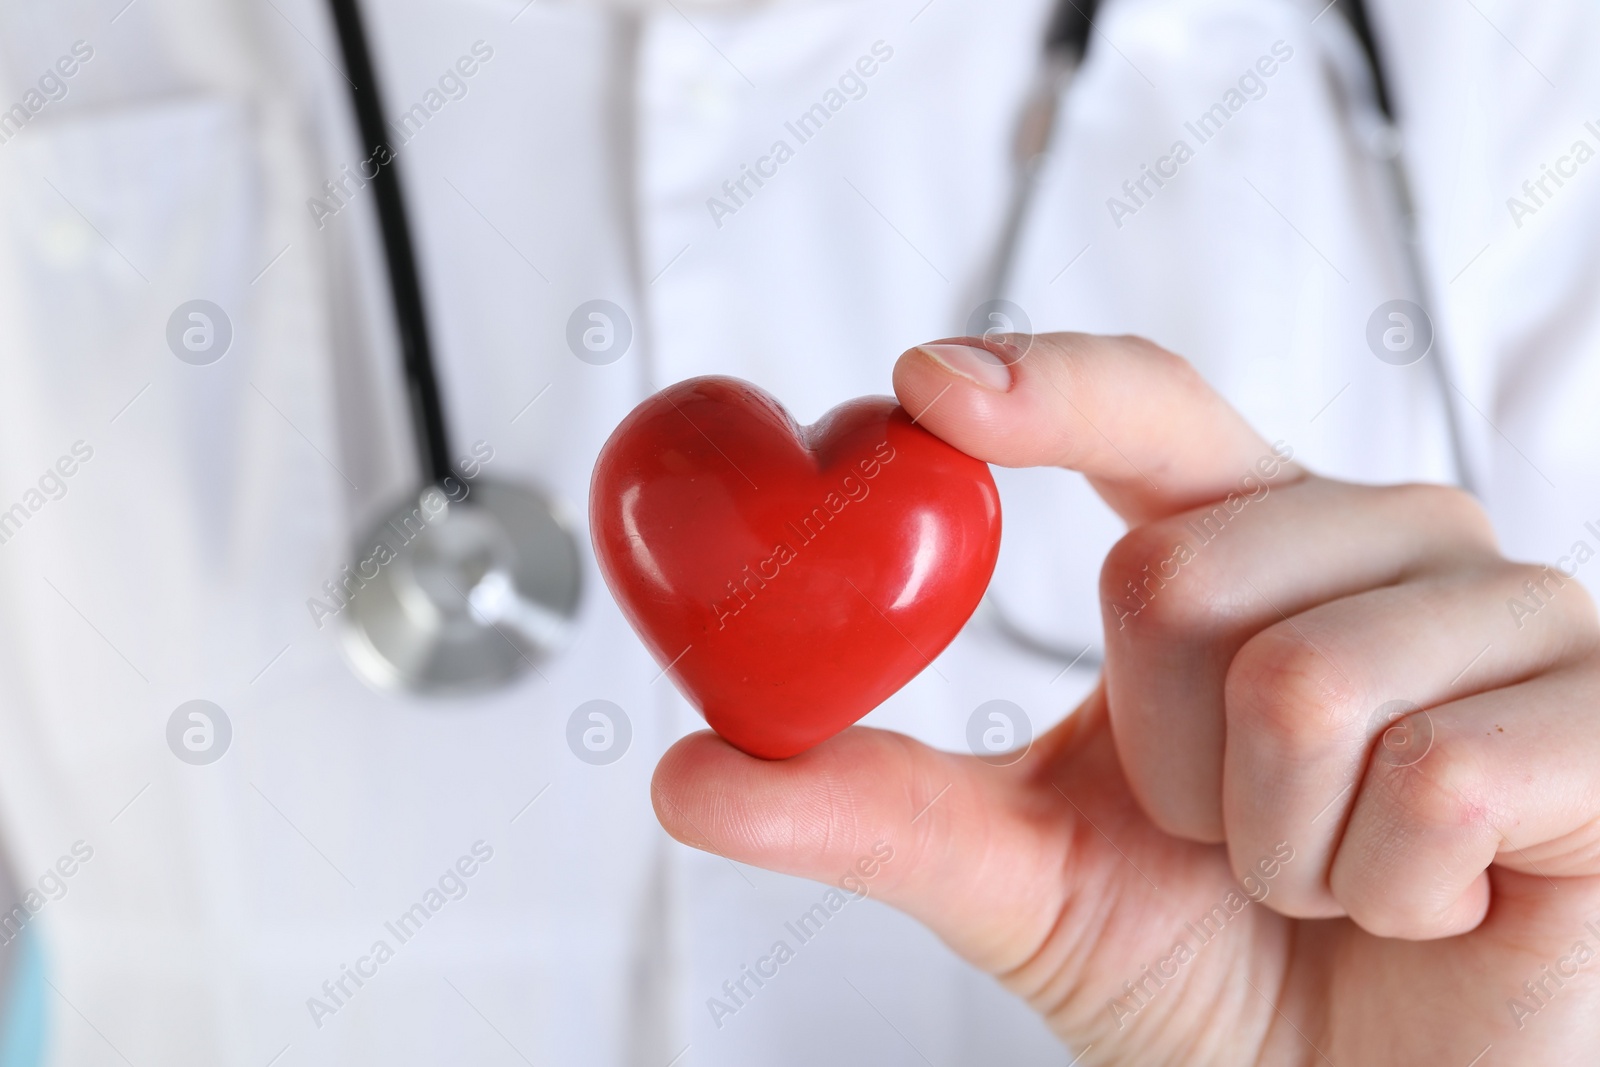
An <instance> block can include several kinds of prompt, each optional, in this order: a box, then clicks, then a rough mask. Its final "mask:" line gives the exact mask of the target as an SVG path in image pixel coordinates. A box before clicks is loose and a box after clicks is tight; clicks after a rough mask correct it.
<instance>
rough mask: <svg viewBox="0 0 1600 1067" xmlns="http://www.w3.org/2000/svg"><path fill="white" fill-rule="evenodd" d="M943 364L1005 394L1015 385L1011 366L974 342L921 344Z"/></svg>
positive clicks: (933, 358) (940, 364) (965, 376)
mask: <svg viewBox="0 0 1600 1067" xmlns="http://www.w3.org/2000/svg"><path fill="white" fill-rule="evenodd" d="M919 347H920V348H921V350H922V351H924V352H926V353H927V354H928V357H929V358H930V359H932V360H933V361H934V362H935V363H937V364H939V366H941V367H943V368H944V369H945V370H947V371H949V372H950V373H951V374H957V375H960V376H961V377H963V378H965V379H966V380H967V381H969V382H971V383H972V384H973V385H977V386H981V387H983V388H984V389H988V390H990V391H991V392H996V393H1004V392H1006V391H1008V390H1009V389H1010V388H1011V381H1012V378H1011V368H1010V367H1008V366H1007V365H1006V364H1005V362H1004V361H1002V360H1001V358H1000V357H999V356H997V355H995V354H994V353H993V352H991V351H989V350H988V349H987V348H978V347H976V346H973V345H921V346H919Z"/></svg>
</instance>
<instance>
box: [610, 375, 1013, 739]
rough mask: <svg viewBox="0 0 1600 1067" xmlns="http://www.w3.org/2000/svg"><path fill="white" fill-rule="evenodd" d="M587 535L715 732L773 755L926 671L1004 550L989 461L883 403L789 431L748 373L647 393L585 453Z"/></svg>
mask: <svg viewBox="0 0 1600 1067" xmlns="http://www.w3.org/2000/svg"><path fill="white" fill-rule="evenodd" d="M589 519H590V532H591V536H592V538H593V541H594V548H595V555H596V557H597V558H598V560H599V563H600V572H601V574H602V576H603V577H604V578H605V581H606V584H607V585H608V586H609V587H610V589H611V592H612V595H613V596H614V597H616V600H617V603H618V604H619V605H620V606H621V608H622V611H623V614H624V615H625V616H626V617H627V619H628V622H629V623H630V624H631V625H632V626H633V628H634V629H635V630H636V631H637V632H638V633H639V636H640V637H641V638H642V639H643V641H644V643H645V645H646V646H647V647H648V648H649V649H650V652H651V654H652V655H653V656H654V657H655V659H656V661H657V662H658V663H660V664H661V666H662V668H663V669H664V670H665V671H666V673H667V674H668V675H669V676H670V677H671V678H672V680H673V682H674V684H676V685H677V686H678V688H679V689H680V690H682V692H683V693H684V694H685V695H686V696H687V697H688V698H689V700H690V701H691V702H692V703H694V705H695V706H696V707H697V708H698V709H699V710H700V712H701V714H702V715H704V716H705V719H706V722H707V723H708V724H709V725H710V726H711V728H712V729H714V730H716V732H717V733H718V734H720V735H722V737H724V738H725V739H727V740H728V741H729V742H730V743H731V744H733V745H735V746H736V747H738V748H739V749H741V750H743V751H745V752H747V753H749V754H750V755H753V756H759V757H762V758H765V759H782V758H785V757H788V756H792V755H795V754H796V753H799V752H803V751H805V750H806V749H808V748H811V747H812V746H814V745H817V744H820V743H821V742H823V741H825V740H827V739H828V738H829V737H832V736H833V735H834V734H836V733H838V732H839V731H840V730H842V729H844V728H845V727H847V726H849V725H850V724H851V723H853V722H855V721H856V720H857V719H859V718H861V717H862V716H863V715H865V714H867V712H869V711H871V710H872V709H873V708H875V707H877V706H878V705H879V704H881V703H882V702H883V701H884V700H885V699H887V698H888V697H889V696H890V695H891V694H893V693H894V692H895V691H896V690H897V689H899V688H900V687H901V686H903V685H905V683H906V682H908V681H910V680H911V679H912V678H914V677H915V676H916V675H917V674H918V673H919V672H921V671H922V670H923V669H924V668H926V667H927V666H928V665H929V664H930V663H932V661H933V658H934V657H935V656H937V655H938V654H939V653H940V652H942V651H943V650H944V648H945V646H946V645H948V644H949V643H950V641H951V640H952V639H953V638H954V637H955V635H956V633H957V632H958V631H959V630H960V629H961V627H962V626H963V625H964V624H965V623H966V621H967V619H968V618H969V617H970V616H971V614H972V612H973V610H974V609H975V608H976V607H977V605H978V601H979V600H980V599H981V598H982V596H983V593H984V590H985V589H986V588H987V587H988V584H989V578H990V576H991V574H992V573H993V571H994V565H995V560H996V558H997V556H998V555H999V551H1000V498H999V494H998V493H997V491H996V489H995V484H994V479H993V477H992V476H991V475H990V473H989V468H988V466H987V465H986V464H984V463H982V462H981V461H979V460H976V459H973V458H972V457H971V456H968V455H966V454H965V453H963V452H960V451H958V450H957V449H955V448H953V447H951V446H950V445H948V444H946V443H945V442H944V441H941V440H940V439H939V438H937V437H935V436H933V435H932V434H930V433H928V432H927V431H926V430H923V429H922V428H921V427H919V426H917V425H915V423H913V422H912V419H911V417H910V416H909V415H907V414H906V412H905V411H904V409H902V408H901V407H900V406H899V405H898V404H896V403H895V401H893V400H892V399H889V398H887V397H864V398H860V399H857V400H852V401H849V402H847V403H844V404H841V405H839V406H838V407H836V408H834V409H833V410H832V411H830V412H828V413H827V414H826V415H824V416H823V417H822V419H820V420H819V421H818V422H816V423H815V424H814V425H812V426H804V427H802V426H798V425H796V424H795V422H794V420H793V419H792V418H790V417H789V414H788V413H787V412H786V411H785V410H784V409H783V407H782V406H781V405H779V404H778V402H777V401H776V400H774V399H773V398H772V397H770V396H768V395H767V394H766V393H764V392H762V391H761V390H760V389H758V388H756V387H755V386H753V385H751V384H749V383H748V382H743V381H739V380H738V379H735V378H726V377H703V378H692V379H690V380H688V381H684V382H679V383H677V384H676V385H672V386H669V387H667V388H666V389H663V390H662V391H661V392H659V393H657V394H655V395H654V396H651V397H649V398H648V399H646V400H645V401H644V402H643V403H641V404H640V405H639V406H638V407H637V408H635V409H634V410H633V411H632V412H631V413H630V414H629V415H628V416H627V418H625V419H623V421H622V423H621V424H620V425H619V426H618V427H617V428H616V430H615V431H614V432H613V433H612V435H611V437H610V439H609V440H607V442H606V444H605V447H604V448H602V449H601V451H600V458H599V460H598V461H597V462H596V464H595V471H594V479H593V481H592V483H591V487H590V492H589Z"/></svg>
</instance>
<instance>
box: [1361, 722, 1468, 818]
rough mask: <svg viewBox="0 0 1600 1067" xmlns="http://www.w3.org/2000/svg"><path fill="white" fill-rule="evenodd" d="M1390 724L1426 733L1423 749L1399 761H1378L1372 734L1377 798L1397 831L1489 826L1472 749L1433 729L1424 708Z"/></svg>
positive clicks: (1378, 746)
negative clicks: (1380, 790) (1414, 756)
mask: <svg viewBox="0 0 1600 1067" xmlns="http://www.w3.org/2000/svg"><path fill="white" fill-rule="evenodd" d="M1408 720H1409V721H1408ZM1390 729H1403V730H1408V731H1409V732H1410V734H1411V735H1412V736H1419V735H1428V736H1430V741H1429V744H1428V747H1427V751H1426V752H1425V753H1424V754H1422V755H1421V757H1420V758H1417V759H1415V761H1409V760H1408V761H1407V762H1405V763H1403V764H1402V765H1389V764H1388V763H1387V762H1386V761H1385V760H1384V758H1383V751H1384V750H1383V743H1384V742H1383V738H1382V736H1380V737H1379V738H1378V739H1377V743H1376V746H1375V756H1374V759H1375V766H1376V768H1377V770H1378V772H1379V773H1378V775H1377V779H1378V781H1379V782H1381V783H1382V788H1383V794H1382V797H1381V799H1382V801H1383V803H1384V806H1385V807H1386V808H1387V809H1388V810H1387V815H1388V820H1387V821H1388V822H1389V824H1390V825H1391V826H1392V827H1393V829H1394V832H1395V833H1396V834H1397V835H1398V836H1400V837H1402V838H1404V837H1417V836H1422V835H1428V836H1436V835H1439V834H1469V833H1480V832H1482V831H1483V830H1484V829H1485V828H1486V827H1489V826H1490V824H1491V823H1492V821H1493V816H1492V812H1491V810H1490V806H1489V803H1488V797H1487V796H1486V794H1485V787H1484V777H1483V768H1482V766H1481V765H1480V761H1479V758H1478V754H1477V753H1476V752H1475V751H1473V750H1472V749H1471V748H1469V747H1468V746H1467V745H1466V744H1465V743H1463V742H1462V741H1460V740H1457V739H1456V738H1454V737H1452V736H1451V735H1448V734H1435V733H1434V729H1435V728H1434V726H1433V725H1432V719H1431V717H1429V716H1428V713H1427V712H1426V711H1418V712H1413V713H1412V714H1411V715H1409V716H1406V718H1405V719H1402V720H1399V721H1397V722H1396V723H1395V724H1394V725H1392V726H1391V727H1390Z"/></svg>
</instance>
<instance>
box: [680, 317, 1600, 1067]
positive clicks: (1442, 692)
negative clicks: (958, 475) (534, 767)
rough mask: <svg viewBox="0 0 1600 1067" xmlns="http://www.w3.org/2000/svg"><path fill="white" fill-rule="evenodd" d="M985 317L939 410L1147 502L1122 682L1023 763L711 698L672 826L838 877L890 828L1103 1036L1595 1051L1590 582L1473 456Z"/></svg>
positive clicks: (991, 441) (1060, 1023) (966, 932)
mask: <svg viewBox="0 0 1600 1067" xmlns="http://www.w3.org/2000/svg"><path fill="white" fill-rule="evenodd" d="M961 344H962V342H943V343H939V344H936V345H934V346H924V347H922V348H916V349H912V350H911V351H910V352H907V353H906V354H905V355H904V356H902V357H901V359H900V362H899V364H898V365H897V367H896V369H895V389H896V392H897V393H898V394H899V397H900V400H901V403H902V404H904V406H905V407H906V408H907V410H909V411H911V412H912V413H914V414H919V423H920V424H921V425H923V426H925V427H927V428H928V429H929V430H930V431H932V432H933V433H935V434H938V435H939V436H940V437H942V438H944V439H945V440H947V441H949V442H950V443H951V444H953V445H955V446H956V447H958V448H960V449H962V450H963V451H966V452H968V453H970V454H972V455H974V456H977V457H978V458H980V459H984V460H987V461H989V462H991V463H996V464H1000V465H1003V466H1012V467H1025V466H1058V467H1064V468H1068V469H1072V470H1077V471H1081V472H1082V473H1084V474H1085V475H1086V476H1088V478H1089V480H1090V482H1091V483H1092V484H1093V485H1094V487H1095V488H1096V490H1097V491H1098V492H1099V493H1100V494H1101V496H1102V497H1104V498H1105V499H1106V500H1107V502H1108V503H1110V504H1111V506H1112V507H1114V508H1115V509H1116V510H1117V511H1118V512H1119V513H1120V514H1121V515H1122V517H1123V518H1124V519H1125V520H1126V521H1127V523H1128V525H1129V532H1128V534H1127V535H1126V536H1125V537H1124V538H1123V539H1122V540H1121V541H1120V542H1119V543H1118V544H1117V546H1116V547H1115V548H1114V549H1113V550H1112V551H1111V553H1110V555H1109V556H1108V557H1107V559H1106V562H1105V565H1104V568H1103V570H1102V575H1101V600H1102V608H1103V614H1104V619H1105V624H1106V667H1105V672H1104V676H1103V678H1102V680H1101V684H1100V685H1099V687H1097V688H1096V690H1095V691H1094V693H1093V694H1092V695H1091V696H1090V697H1089V698H1088V700H1087V701H1085V703H1084V704H1083V705H1082V706H1081V707H1080V708H1079V709H1078V710H1077V711H1076V712H1074V713H1073V714H1072V715H1071V716H1070V717H1068V719H1067V720H1066V721H1065V722H1064V723H1063V724H1062V725H1061V726H1059V727H1057V728H1056V729H1055V730H1054V731H1052V732H1051V733H1050V734H1048V735H1046V736H1045V737H1043V738H1041V739H1040V741H1039V742H1037V743H1036V744H1035V745H1034V747H1033V749H1032V751H1030V752H1029V754H1028V755H1027V756H1026V757H1025V758H1024V759H1022V760H1021V761H1020V762H1018V763H1016V764H1014V765H1012V766H1009V767H1004V768H998V767H993V766H990V765H988V764H986V763H984V762H981V761H979V760H977V759H975V758H973V757H969V756H959V755H953V754H949V753H944V752H938V751H935V750H933V749H930V748H928V747H926V746H924V745H921V744H919V743H917V742H915V741H912V740H910V739H909V738H905V737H902V736H900V735H897V734H892V733H887V732H884V731H880V730H873V729H868V728H865V727H855V728H852V729H850V730H847V731H845V732H844V733H842V734H840V735H839V736H837V737H835V738H833V739H832V740H830V741H828V742H827V743H825V744H823V745H821V746H819V747H818V748H816V749H813V750H811V751H810V752H807V753H804V754H803V755H800V756H797V757H795V758H793V759H790V760H786V761H783V762H778V763H769V762H764V761H761V760H757V759H752V758H751V757H748V756H745V755H744V754H742V753H740V752H738V751H737V750H735V749H733V748H732V747H730V746H728V745H727V744H726V743H724V742H723V741H721V740H720V739H719V738H717V737H716V736H715V735H713V734H710V733H698V734H694V735H691V736H689V737H686V738H684V739H683V740H682V741H680V742H678V744H676V745H675V746H673V748H672V749H671V750H669V751H668V752H667V753H666V755H665V756H663V758H662V760H661V763H660V765H659V766H658V767H657V770H656V774H655V781H654V789H653V796H654V800H655V807H656V812H657V814H658V816H659V817H660V819H661V822H662V825H663V826H665V827H666V829H667V830H668V832H669V833H671V834H672V835H673V836H674V837H676V838H677V839H678V840H680V841H683V842H685V843H687V844H690V845H693V846H695V847H697V848H702V849H706V850H708V851H712V852H716V853H718V854H720V855H723V856H727V857H730V858H732V859H735V860H739V861H741V862H744V863H751V864H755V865H758V866H762V867H766V868H770V869H772V870H776V871H783V872H786V873H790V874H796V875H801V876H805V877H811V878H817V879H819V880H826V881H832V880H834V879H835V878H837V877H838V875H839V873H840V872H841V871H845V870H847V869H849V868H850V866H851V865H852V864H853V863H854V862H855V861H856V859H857V857H859V856H861V855H864V854H867V853H870V852H871V850H872V847H873V844H874V843H875V842H879V841H883V842H887V843H888V844H889V845H890V846H891V847H892V848H893V849H894V856H895V858H894V861H893V862H891V863H887V864H884V865H883V866H882V868H881V871H880V872H879V874H878V875H877V877H876V878H875V879H874V881H873V892H874V893H875V894H876V895H878V896H880V897H881V898H882V899H884V900H886V901H887V902H889V903H890V904H893V905H895V906H896V907H899V908H901V909H903V910H904V911H906V912H907V913H909V914H910V915H912V916H914V917H915V918H917V919H918V920H920V921H922V922H923V923H925V924H927V925H928V926H929V927H930V928H932V929H933V930H934V931H935V932H937V933H938V934H939V935H940V936H941V937H943V938H944V940H945V941H946V942H948V943H949V944H950V945H951V946H952V947H953V948H954V949H955V950H956V951H957V952H959V953H960V954H961V955H963V956H964V957H965V958H966V959H968V960H970V961H971V962H972V963H973V964H975V965H976V966H978V967H981V968H983V969H984V970H987V971H989V972H990V973H992V974H994V975H996V976H998V977H999V978H1000V980H1001V981H1002V982H1004V983H1005V985H1006V986H1007V987H1009V988H1010V989H1012V990H1013V991H1015V992H1016V993H1018V994H1019V995H1021V996H1023V997H1024V998H1026V999H1027V1000H1028V1002H1029V1003H1030V1004H1032V1005H1033V1006H1034V1007H1035V1008H1036V1009H1037V1010H1038V1011H1040V1012H1041V1013H1042V1014H1043V1015H1044V1016H1045V1018H1046V1019H1048V1021H1049V1022H1050V1024H1051V1025H1052V1026H1053V1027H1054V1028H1055V1030H1056V1032H1057V1033H1058V1034H1060V1035H1061V1037H1062V1039H1063V1040H1065V1041H1066V1042H1068V1043H1069V1044H1070V1045H1071V1046H1072V1047H1074V1048H1077V1049H1083V1048H1086V1047H1087V1046H1089V1045H1091V1044H1092V1045H1093V1053H1092V1056H1090V1057H1089V1058H1087V1059H1086V1060H1085V1062H1086V1063H1094V1064H1126V1065H1138V1067H1151V1065H1157V1064H1186V1065H1198V1064H1217V1065H1228V1067H1233V1065H1237V1064H1249V1063H1256V1064H1295V1065H1298V1064H1306V1065H1310V1064H1327V1063H1332V1064H1338V1065H1340V1067H1343V1065H1345V1064H1350V1065H1361V1067H1386V1065H1397V1067H1398V1065H1413V1064H1424V1063H1425V1064H1444V1065H1459V1067H1467V1065H1468V1064H1469V1063H1482V1064H1483V1065H1484V1067H1488V1065H1489V1064H1533V1063H1537V1064H1541V1065H1545V1064H1580V1063H1583V1064H1591V1063H1593V1062H1595V1060H1594V1057H1595V1055H1596V1053H1595V1051H1594V1050H1595V1049H1596V1048H1600V729H1596V727H1597V725H1600V624H1597V621H1596V617H1595V609H1594V606H1593V604H1592V602H1591V601H1590V599H1589V598H1588V596H1587V595H1586V593H1585V592H1584V590H1583V588H1582V587H1581V585H1579V583H1578V582H1577V581H1575V580H1573V579H1571V578H1565V577H1563V576H1562V575H1561V574H1560V573H1559V572H1557V571H1555V570H1553V569H1550V568H1543V567H1537V566H1529V565H1525V564H1516V563H1512V562H1509V561H1507V560H1505V559H1504V558H1503V557H1502V556H1501V555H1500V554H1499V552H1498V551H1497V549H1496V547H1495V543H1494V538H1493V535H1492V533H1491V531H1490V527H1489V524H1488V522H1487V520H1486V519H1485V517H1484V516H1483V514H1482V512H1481V511H1480V509H1479V508H1478V506H1477V505H1476V503H1475V502H1474V501H1472V500H1471V499H1470V498H1469V497H1467V496H1466V495H1465V494H1462V493H1460V492H1457V491H1456V490H1452V489H1446V488H1440V487H1437V486H1416V485H1412V486H1391V487H1369V486H1357V485H1351V484H1346V483H1340V482H1335V481H1331V480H1328V479H1323V478H1319V477H1316V476H1314V475H1312V474H1309V473H1308V472H1306V471H1304V470H1303V469H1301V468H1299V467H1298V466H1296V465H1294V464H1293V463H1292V462H1287V461H1285V457H1284V453H1285V452H1286V450H1283V449H1282V448H1281V447H1280V449H1279V451H1277V452H1275V451H1274V446H1273V445H1271V444H1269V443H1268V442H1266V441H1264V440H1262V439H1261V438H1260V437H1259V436H1257V435H1256V434H1255V432H1254V431H1253V430H1251V429H1250V427H1249V426H1248V425H1246V424H1245V422H1244V421H1243V420H1242V419H1241V418H1240V417H1239V416H1238V415H1237V413H1235V412H1234V411H1233V410H1232V409H1231V408H1229V407H1228V405H1227V404H1226V403H1225V402H1224V401H1222V400H1221V399H1220V398H1219V397H1218V396H1217V395H1216V394H1215V393H1214V392H1212V391H1211V389H1210V388H1209V387H1208V386H1207V385H1206V384H1205V383H1204V382H1203V381H1202V380H1201V378H1200V377H1199V375H1198V374H1196V373H1195V371H1194V370H1193V369H1192V368H1191V367H1190V366H1189V365H1188V364H1187V363H1185V362H1184V361H1183V360H1181V359H1179V358H1178V357H1176V356H1174V355H1172V354H1170V353H1167V352H1165V351H1163V350H1161V349H1159V348H1157V347H1156V346H1154V345H1151V344H1149V343H1148V342H1144V341H1141V340H1138V339H1135V338H1103V337H1091V336H1086V335H1078V334H1053V335H1047V336H1041V337H1036V338H1011V339H1009V341H1000V340H994V339H990V340H987V341H983V342H976V341H970V340H969V341H967V342H965V344H966V345H968V346H972V345H978V344H982V345H984V346H985V350H984V351H979V352H973V351H971V350H970V347H969V349H968V350H966V351H963V350H962V348H961V347H960V345H961ZM1024 353H1025V355H1024ZM1007 372H1009V373H1007ZM1180 546H1182V550H1180ZM1529 583H1532V584H1531V586H1530V585H1529ZM1530 589H1532V590H1535V591H1536V592H1537V596H1536V597H1530V595H1529V590H1530ZM1513 599H1515V600H1518V601H1520V602H1522V603H1524V604H1526V605H1528V606H1529V607H1530V608H1531V607H1533V606H1534V605H1535V604H1537V605H1538V606H1537V609H1536V610H1531V611H1529V612H1527V613H1517V612H1513V611H1509V610H1508V606H1507V605H1508V601H1509V600H1513ZM941 790H946V792H945V793H944V795H943V796H942V797H940V798H939V801H938V803H936V804H933V805H932V806H931V807H927V805H928V803H929V801H930V800H932V799H933V798H934V797H935V796H937V795H938V794H939V793H940V791H941ZM925 807H926V811H925V812H924V813H923V814H922V815H921V816H920V817H919V818H917V819H916V821H915V822H913V821H912V816H913V815H916V814H917V813H918V812H921V811H923V809H924V808H925ZM1591 957H1593V959H1592V961H1591ZM1486 1049H1487V1050H1488V1051H1487V1052H1486V1051H1485V1050H1486ZM1475 1057H1482V1058H1481V1059H1479V1060H1475V1059H1474V1058H1475Z"/></svg>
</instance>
